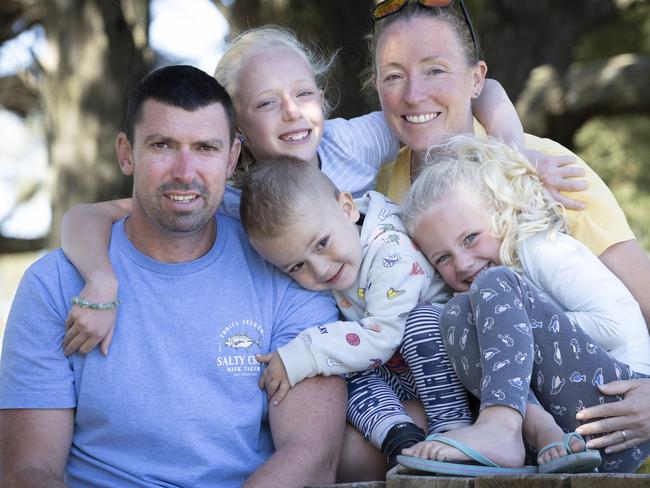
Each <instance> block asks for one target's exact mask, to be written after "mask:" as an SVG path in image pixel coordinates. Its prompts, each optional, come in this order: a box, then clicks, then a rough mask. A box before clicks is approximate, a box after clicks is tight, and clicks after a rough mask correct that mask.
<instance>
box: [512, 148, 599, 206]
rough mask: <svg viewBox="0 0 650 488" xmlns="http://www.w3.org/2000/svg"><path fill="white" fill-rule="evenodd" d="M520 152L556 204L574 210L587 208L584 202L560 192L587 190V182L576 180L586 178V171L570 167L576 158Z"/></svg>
mask: <svg viewBox="0 0 650 488" xmlns="http://www.w3.org/2000/svg"><path fill="white" fill-rule="evenodd" d="M520 152H521V153H522V154H523V155H524V156H526V159H528V161H529V162H530V164H532V165H533V167H534V168H535V169H536V170H537V174H538V176H539V179H540V181H541V182H542V183H543V184H544V187H545V188H546V189H547V190H548V192H549V193H550V194H551V196H552V197H553V198H554V199H555V201H556V202H558V203H561V204H562V205H564V206H565V207H566V208H568V209H572V210H583V209H584V208H585V204H584V203H583V202H581V201H579V200H574V199H573V198H569V197H567V196H566V195H562V194H561V193H560V191H568V192H574V191H583V190H586V189H587V182H586V181H585V180H581V179H576V178H580V177H582V176H584V175H585V170H584V169H583V168H579V167H577V166H569V165H570V164H572V163H575V157H573V156H571V155H565V156H549V155H547V154H542V153H541V152H539V151H533V150H532V149H520Z"/></svg>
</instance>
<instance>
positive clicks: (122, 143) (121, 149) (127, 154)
mask: <svg viewBox="0 0 650 488" xmlns="http://www.w3.org/2000/svg"><path fill="white" fill-rule="evenodd" d="M115 150H116V152H117V161H118V163H119V165H120V169H121V170H122V173H124V174H125V175H126V176H131V175H132V174H133V150H132V149H131V143H130V142H129V139H128V137H126V134H125V133H124V132H120V133H119V134H118V135H117V140H116V141H115Z"/></svg>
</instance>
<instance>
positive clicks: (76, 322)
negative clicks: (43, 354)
mask: <svg viewBox="0 0 650 488" xmlns="http://www.w3.org/2000/svg"><path fill="white" fill-rule="evenodd" d="M130 211H131V199H130V198H127V199H123V200H115V201H111V202H102V203H93V204H82V205H77V206H75V207H74V208H72V209H71V210H70V211H68V212H67V213H66V214H65V215H64V217H63V220H62V222H61V247H62V249H63V252H64V253H65V255H66V256H67V257H68V259H69V260H70V261H71V262H72V264H74V265H75V267H76V268H77V270H78V271H79V274H81V276H82V278H83V279H84V281H85V282H86V286H85V287H84V288H83V289H82V290H81V292H80V293H79V296H80V297H82V298H84V299H85V300H87V301H89V302H91V303H107V302H111V301H113V300H115V299H116V298H117V289H118V283H117V278H116V277H115V274H114V273H113V269H112V267H111V263H110V261H109V259H108V243H109V241H110V237H111V228H112V226H113V223H114V222H116V221H117V220H119V219H121V218H122V217H124V216H125V215H128V213H129V212H130ZM116 315H117V313H116V310H114V309H113V310H92V309H89V308H81V307H79V306H78V305H73V307H72V308H71V309H70V314H69V315H68V318H67V320H66V327H67V332H66V334H65V338H64V342H63V347H64V353H65V354H66V355H70V354H72V353H74V352H75V351H77V350H78V351H79V352H81V353H83V354H86V353H88V352H90V351H91V350H92V349H93V348H94V347H95V346H96V345H97V344H98V343H99V342H101V352H102V354H104V355H106V354H108V347H109V345H110V343H111V339H112V337H113V327H114V326H115V318H116Z"/></svg>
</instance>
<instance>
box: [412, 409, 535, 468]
mask: <svg viewBox="0 0 650 488" xmlns="http://www.w3.org/2000/svg"><path fill="white" fill-rule="evenodd" d="M521 428H522V418H521V415H520V414H519V412H517V411H516V410H514V409H512V408H510V407H505V406H493V407H487V408H485V409H484V410H482V411H481V413H480V414H479V416H478V419H477V420H476V422H475V423H474V425H472V426H470V427H463V428H460V429H456V430H450V431H448V432H445V433H444V434H443V435H444V436H445V437H447V438H449V439H453V440H455V441H457V442H459V443H461V444H463V445H466V446H468V447H471V448H472V449H474V450H475V451H478V452H479V453H480V454H482V455H483V456H485V457H487V458H489V459H491V460H492V461H494V462H495V463H497V464H498V465H499V466H502V467H506V468H518V467H521V466H522V465H523V464H524V458H525V449H524V443H523V439H522V436H521ZM495 439H499V442H498V443H495V442H494V441H495ZM402 454H406V455H407V456H415V457H420V458H423V459H432V460H435V461H447V462H454V461H468V460H471V459H470V458H469V457H467V456H466V455H465V454H463V453H462V452H460V451H459V450H458V449H456V448H455V447H452V446H448V445H446V444H442V443H440V442H436V441H423V442H420V443H418V444H416V445H414V446H413V447H410V448H408V449H404V450H403V451H402Z"/></svg>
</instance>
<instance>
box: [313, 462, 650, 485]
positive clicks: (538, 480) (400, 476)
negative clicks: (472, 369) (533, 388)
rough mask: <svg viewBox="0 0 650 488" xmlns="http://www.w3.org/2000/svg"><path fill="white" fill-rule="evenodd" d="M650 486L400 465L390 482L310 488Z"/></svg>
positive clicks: (603, 477)
mask: <svg viewBox="0 0 650 488" xmlns="http://www.w3.org/2000/svg"><path fill="white" fill-rule="evenodd" d="M642 487H644V488H650V474H607V473H593V474H562V475H555V474H541V475H537V474H535V475H526V476H479V477H477V478H458V477H444V476H429V475H425V474H422V473H420V472H417V471H411V470H408V469H406V468H402V467H400V466H397V467H396V468H394V469H392V470H391V471H389V472H388V473H387V476H386V481H366V482H359V483H343V484H335V485H321V486H314V487H310V488H642Z"/></svg>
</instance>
